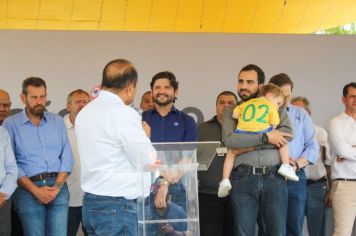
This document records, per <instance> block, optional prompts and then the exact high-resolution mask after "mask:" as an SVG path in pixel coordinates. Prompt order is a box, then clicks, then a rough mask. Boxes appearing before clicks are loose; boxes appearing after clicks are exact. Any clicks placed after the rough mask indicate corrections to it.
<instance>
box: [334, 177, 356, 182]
mask: <svg viewBox="0 0 356 236" xmlns="http://www.w3.org/2000/svg"><path fill="white" fill-rule="evenodd" d="M334 180H339V181H345V182H347V181H356V179H343V178H337V179H334Z"/></svg>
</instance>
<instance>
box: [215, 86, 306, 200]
mask: <svg viewBox="0 0 356 236" xmlns="http://www.w3.org/2000/svg"><path fill="white" fill-rule="evenodd" d="M284 103H285V97H284V95H283V91H282V90H281V89H280V88H279V87H278V86H276V85H273V84H267V85H265V86H263V87H262V89H261V97H258V98H254V99H250V100H248V101H246V102H244V103H242V104H241V105H239V106H236V107H235V109H234V111H233V115H232V116H233V118H235V119H238V124H237V127H236V130H235V132H237V133H246V134H262V133H268V132H270V131H272V130H273V129H275V128H276V127H277V125H278V124H279V122H280V120H279V114H278V108H280V107H281V106H283V105H284ZM279 154H280V157H281V162H282V165H281V167H280V168H279V169H278V173H279V174H280V175H283V176H284V177H286V178H287V179H290V180H293V181H299V177H298V176H297V175H296V174H295V171H294V169H293V167H292V166H291V165H290V164H289V154H288V146H287V145H284V146H282V147H280V148H279ZM235 156H236V155H235V153H234V149H229V150H228V152H227V154H226V159H225V162H224V169H223V179H222V181H221V182H220V185H219V191H218V196H219V197H226V196H227V195H228V194H229V191H230V189H231V183H230V180H229V177H230V175H231V171H232V169H233V166H234V160H235Z"/></svg>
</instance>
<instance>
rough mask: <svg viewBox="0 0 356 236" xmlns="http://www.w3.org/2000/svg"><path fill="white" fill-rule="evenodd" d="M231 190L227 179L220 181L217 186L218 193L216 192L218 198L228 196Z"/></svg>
mask: <svg viewBox="0 0 356 236" xmlns="http://www.w3.org/2000/svg"><path fill="white" fill-rule="evenodd" d="M230 189H231V183H230V180H229V179H223V180H221V182H220V184H219V191H218V197H226V196H227V195H229V192H230Z"/></svg>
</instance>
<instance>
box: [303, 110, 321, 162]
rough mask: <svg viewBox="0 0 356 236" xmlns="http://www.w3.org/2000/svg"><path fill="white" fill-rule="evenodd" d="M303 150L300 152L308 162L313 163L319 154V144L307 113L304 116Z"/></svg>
mask: <svg viewBox="0 0 356 236" xmlns="http://www.w3.org/2000/svg"><path fill="white" fill-rule="evenodd" d="M303 129H304V130H303V134H304V150H303V152H302V154H301V156H302V157H304V158H305V159H306V160H308V161H309V162H310V163H314V162H315V161H316V160H317V159H318V156H319V144H318V142H317V140H316V135H315V128H314V125H313V122H312V120H311V118H310V116H309V115H305V116H304V126H303Z"/></svg>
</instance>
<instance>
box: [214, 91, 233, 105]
mask: <svg viewBox="0 0 356 236" xmlns="http://www.w3.org/2000/svg"><path fill="white" fill-rule="evenodd" d="M220 96H233V97H234V98H235V101H236V102H238V100H237V96H236V94H234V93H233V92H231V91H223V92H221V93H219V95H218V96H217V97H216V104H218V99H219V97H220Z"/></svg>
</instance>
